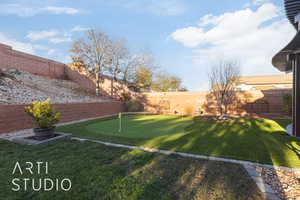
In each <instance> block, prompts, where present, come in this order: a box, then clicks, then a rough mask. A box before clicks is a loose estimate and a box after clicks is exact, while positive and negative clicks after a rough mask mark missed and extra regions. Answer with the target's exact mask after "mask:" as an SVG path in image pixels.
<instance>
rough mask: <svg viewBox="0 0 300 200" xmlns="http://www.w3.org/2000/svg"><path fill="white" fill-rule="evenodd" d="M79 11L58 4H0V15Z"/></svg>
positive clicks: (33, 14)
mask: <svg viewBox="0 0 300 200" xmlns="http://www.w3.org/2000/svg"><path fill="white" fill-rule="evenodd" d="M77 13H79V10H78V9H76V8H70V7H59V6H45V7H38V6H26V5H22V4H0V15H17V16H20V17H31V16H35V15H38V14H52V15H59V14H68V15H73V14H77Z"/></svg>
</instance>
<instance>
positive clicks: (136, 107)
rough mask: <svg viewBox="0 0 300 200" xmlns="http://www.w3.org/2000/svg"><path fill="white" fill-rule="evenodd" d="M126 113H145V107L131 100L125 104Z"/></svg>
mask: <svg viewBox="0 0 300 200" xmlns="http://www.w3.org/2000/svg"><path fill="white" fill-rule="evenodd" d="M125 111H126V112H142V111H144V105H143V104H142V103H141V102H140V101H138V100H130V101H126V102H125Z"/></svg>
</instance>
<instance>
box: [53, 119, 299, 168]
mask: <svg viewBox="0 0 300 200" xmlns="http://www.w3.org/2000/svg"><path fill="white" fill-rule="evenodd" d="M288 123H290V121H289V120H276V121H274V120H269V119H263V118H236V119H234V120H232V121H229V122H222V123H221V122H213V121H208V120H204V119H202V118H192V117H184V118H181V117H176V116H164V115H128V116H123V119H122V127H123V129H122V132H121V133H119V132H118V129H119V120H118V118H117V117H112V118H105V119H97V120H91V121H87V122H82V123H77V124H72V125H66V126H62V127H58V128H57V129H58V131H62V132H67V133H72V134H74V135H76V136H79V137H83V138H93V139H101V140H104V141H110V142H116V143H122V144H131V145H138V146H143V147H151V148H158V149H166V150H172V151H182V152H188V153H195V154H203V155H209V156H217V157H225V158H233V159H239V160H247V161H253V162H258V163H264V164H272V165H276V166H286V167H293V168H300V141H299V140H298V139H296V138H294V137H289V136H287V135H284V134H283V132H284V128H283V127H285V125H286V124H288Z"/></svg>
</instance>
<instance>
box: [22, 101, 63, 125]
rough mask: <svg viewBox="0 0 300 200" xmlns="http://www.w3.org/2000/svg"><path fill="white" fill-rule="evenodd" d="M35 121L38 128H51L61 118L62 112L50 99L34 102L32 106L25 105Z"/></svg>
mask: <svg viewBox="0 0 300 200" xmlns="http://www.w3.org/2000/svg"><path fill="white" fill-rule="evenodd" d="M25 111H26V113H28V114H29V115H30V116H31V117H32V118H33V119H34V121H35V123H36V125H37V127H38V128H50V127H52V126H53V125H54V124H56V123H57V122H58V121H59V120H60V113H59V112H57V111H56V110H55V109H54V108H53V106H52V105H51V103H50V99H48V100H46V101H41V102H36V101H35V102H33V103H32V106H26V107H25Z"/></svg>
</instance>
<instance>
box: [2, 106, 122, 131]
mask: <svg viewBox="0 0 300 200" xmlns="http://www.w3.org/2000/svg"><path fill="white" fill-rule="evenodd" d="M24 106H27V105H0V134H1V133H7V132H11V131H17V130H22V129H27V128H33V127H34V122H33V119H32V118H31V117H29V116H28V115H27V114H26V113H25V111H24ZM54 107H55V108H56V109H57V110H58V111H59V112H61V121H60V122H70V121H75V120H80V119H86V118H94V117H101V116H105V115H112V114H116V113H119V112H121V111H122V110H123V108H122V103H121V102H118V101H109V102H99V103H69V104H54Z"/></svg>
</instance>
